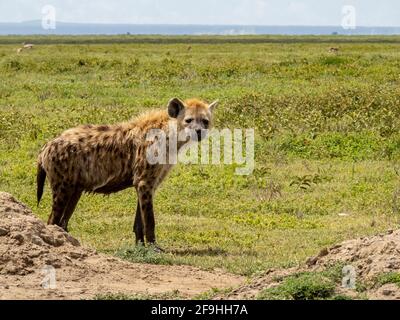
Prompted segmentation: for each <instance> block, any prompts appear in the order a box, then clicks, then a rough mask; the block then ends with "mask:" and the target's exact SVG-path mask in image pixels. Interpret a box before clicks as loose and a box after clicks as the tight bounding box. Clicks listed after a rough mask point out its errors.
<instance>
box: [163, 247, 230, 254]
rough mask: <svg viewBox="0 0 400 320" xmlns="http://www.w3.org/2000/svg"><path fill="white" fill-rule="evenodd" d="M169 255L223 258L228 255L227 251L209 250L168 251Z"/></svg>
mask: <svg viewBox="0 0 400 320" xmlns="http://www.w3.org/2000/svg"><path fill="white" fill-rule="evenodd" d="M168 252H169V253H172V254H175V255H177V256H187V255H193V256H221V255H227V251H226V250H223V249H215V248H207V249H175V250H168Z"/></svg>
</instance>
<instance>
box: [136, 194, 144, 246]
mask: <svg viewBox="0 0 400 320" xmlns="http://www.w3.org/2000/svg"><path fill="white" fill-rule="evenodd" d="M133 232H134V233H135V236H136V244H139V243H143V244H144V230H143V222H142V213H141V211H140V202H139V199H138V201H137V206H136V215H135V223H134V224H133Z"/></svg>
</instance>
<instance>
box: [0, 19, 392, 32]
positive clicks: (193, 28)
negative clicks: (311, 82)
mask: <svg viewBox="0 0 400 320" xmlns="http://www.w3.org/2000/svg"><path fill="white" fill-rule="evenodd" d="M25 34H41V35H44V34H53V35H84V34H93V35H99V34H104V35H117V34H144V35H149V34H158V35H246V34H253V35H261V34H270V35H332V34H339V35H398V34H400V27H358V28H356V29H354V30H344V29H343V28H342V27H340V26H256V25H255V26H244V25H173V24H168V25H166V24H164V25H163V24H159V25H156V24H154V25H152V24H99V23H67V22H57V24H56V29H49V30H46V29H43V28H42V25H41V21H39V20H35V21H25V22H20V23H0V35H25Z"/></svg>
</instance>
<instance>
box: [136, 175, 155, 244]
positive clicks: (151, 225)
mask: <svg viewBox="0 0 400 320" xmlns="http://www.w3.org/2000/svg"><path fill="white" fill-rule="evenodd" d="M137 191H138V199H139V206H140V213H141V218H142V224H143V230H144V235H145V237H146V241H147V243H155V242H156V236H155V231H154V229H155V220H154V210H153V187H152V185H151V184H148V183H145V182H140V183H139V185H138V188H137Z"/></svg>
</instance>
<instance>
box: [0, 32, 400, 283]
mask: <svg viewBox="0 0 400 320" xmlns="http://www.w3.org/2000/svg"><path fill="white" fill-rule="evenodd" d="M29 38H30V39H29V40H30V41H32V42H33V43H37V44H38V45H37V46H36V48H35V49H34V50H31V51H24V52H23V53H22V54H19V55H17V54H16V48H17V47H18V46H17V45H16V44H14V43H18V44H19V43H21V42H22V41H24V40H21V38H20V37H1V38H0V43H1V45H0V190H3V191H7V192H11V193H12V194H14V195H15V196H16V197H18V198H19V199H20V200H21V201H23V202H25V203H27V204H28V205H29V206H30V207H31V208H32V209H33V210H34V212H35V214H37V215H38V216H39V217H40V218H42V219H43V220H45V219H46V218H47V216H48V215H49V212H50V208H51V196H50V192H49V188H48V186H46V188H45V194H44V198H43V200H42V203H41V205H40V207H39V208H37V207H36V200H35V175H36V172H35V170H36V164H35V161H36V157H37V154H38V152H39V150H40V148H41V146H42V145H43V144H44V143H45V142H46V141H48V140H49V139H52V138H53V137H55V136H56V135H58V134H59V133H60V132H62V131H63V130H65V129H67V128H70V127H73V126H76V125H79V124H85V123H115V122H118V121H125V120H127V119H129V118H131V117H132V116H135V115H137V114H139V113H140V112H142V111H145V110H148V109H151V108H159V107H163V106H165V105H166V103H167V101H168V100H169V99H170V98H172V97H174V96H179V97H182V98H187V97H193V96H196V97H200V98H202V99H206V100H208V101H212V100H214V99H219V100H220V106H219V107H218V109H217V114H216V126H217V127H218V128H225V127H228V128H255V132H256V139H255V144H256V145H255V162H256V170H255V171H254V174H253V175H250V176H237V175H235V174H234V170H235V166H229V165H213V166H202V165H178V166H177V167H176V168H175V169H174V170H173V172H172V173H171V175H170V176H169V177H168V178H167V180H166V181H165V183H164V184H163V185H162V186H161V188H160V190H159V191H158V193H157V194H156V199H155V209H156V223H157V229H156V234H157V236H158V240H159V245H160V246H161V247H162V248H164V249H165V250H166V252H165V253H162V254H158V253H155V252H152V251H151V249H150V250H147V249H143V248H133V235H132V223H133V216H134V210H135V208H136V204H135V203H136V195H135V193H134V190H125V191H123V192H120V193H118V194H114V195H111V196H108V197H103V196H98V195H96V196H94V195H85V196H83V198H82V199H81V201H80V203H79V204H78V207H77V209H76V212H75V214H74V215H73V217H72V220H71V222H70V232H71V233H72V234H73V235H74V236H76V237H77V238H79V239H80V240H81V242H82V243H83V244H85V245H88V246H91V247H94V248H96V249H98V250H100V251H103V252H107V253H110V254H115V253H116V252H117V253H118V255H120V256H123V257H124V258H127V259H128V260H132V261H143V262H150V263H166V264H171V263H172V264H190V265H195V266H199V267H202V268H205V269H214V268H222V269H225V270H228V271H231V272H234V273H238V274H244V275H252V274H254V273H256V272H259V271H262V270H265V269H266V268H269V267H287V266H293V265H298V264H300V263H303V262H304V261H305V260H306V258H307V257H308V256H310V255H314V254H316V253H317V252H319V250H320V249H321V248H323V247H326V246H329V245H331V244H334V243H336V242H339V241H342V240H344V239H348V238H353V237H357V236H365V235H369V234H375V233H378V232H381V231H383V230H385V229H388V228H394V227H396V226H397V225H398V223H399V214H400V213H399V212H400V211H399V210H400V209H399V208H400V207H399V206H400V202H399V201H400V199H398V192H397V190H398V189H399V188H400V184H399V176H398V174H399V170H398V168H399V164H400V162H399V160H400V135H399V132H400V130H399V129H400V86H399V84H400V78H399V74H400V64H399V58H400V51H399V45H400V38H399V37H383V38H377V37H357V38H351V37H346V38H342V37H298V38H297V37H290V38H285V37H265V38H263V37H239V38H230V37H222V38H221V37H205V38H190V37H178V38H174V37H172V38H171V37H167V38H157V37H149V39H147V40H144V39H143V38H140V37H138V38H137V37H131V38H127V37H125V36H123V37H111V38H107V37H100V38H99V37H45V38H43V37H38V38H35V37H29ZM35 40H37V42H36V41H35ZM128 40H129V41H128ZM189 43H190V46H191V50H188V46H189ZM331 46H339V47H340V52H339V54H338V55H334V54H331V53H329V52H328V51H329V48H330V47H331ZM340 213H346V214H347V215H339V214H340Z"/></svg>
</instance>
